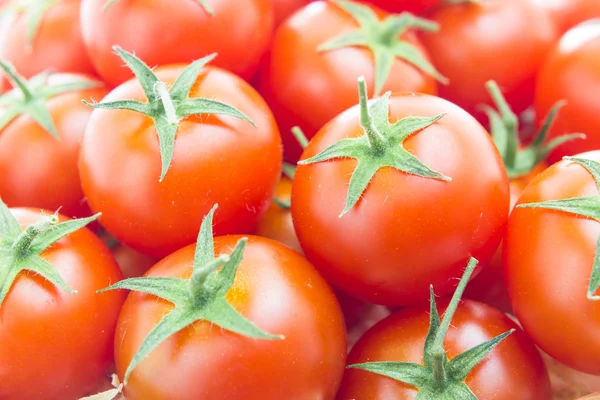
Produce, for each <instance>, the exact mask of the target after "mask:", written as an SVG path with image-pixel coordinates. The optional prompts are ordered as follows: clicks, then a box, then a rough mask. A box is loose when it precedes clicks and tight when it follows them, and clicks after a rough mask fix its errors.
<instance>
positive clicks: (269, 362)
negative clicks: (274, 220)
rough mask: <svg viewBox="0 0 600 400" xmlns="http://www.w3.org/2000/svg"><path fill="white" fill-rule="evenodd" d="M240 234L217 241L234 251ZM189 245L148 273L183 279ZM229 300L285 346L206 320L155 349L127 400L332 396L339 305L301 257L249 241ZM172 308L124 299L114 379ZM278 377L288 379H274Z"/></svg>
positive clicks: (218, 247) (341, 358)
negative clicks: (273, 334) (236, 332)
mask: <svg viewBox="0 0 600 400" xmlns="http://www.w3.org/2000/svg"><path fill="white" fill-rule="evenodd" d="M239 239H240V237H239V236H224V237H217V238H215V253H216V254H221V253H230V252H231V249H233V247H234V246H235V245H236V243H237V241H238V240H239ZM193 262H194V245H192V246H188V247H185V248H183V249H181V250H180V251H178V252H176V253H174V254H172V255H170V256H169V257H167V258H165V259H164V260H162V261H161V262H159V263H158V264H157V265H155V266H154V267H153V268H151V269H150V271H149V272H148V274H147V275H146V276H155V277H156V276H168V277H178V278H188V277H189V276H190V274H191V272H192V265H193ZM227 300H228V301H229V302H230V303H231V305H233V306H234V307H235V308H236V309H237V310H238V311H239V312H240V313H241V314H242V315H243V316H245V317H246V318H248V319H249V320H250V321H252V322H253V323H254V324H255V325H256V326H257V327H258V328H260V329H263V330H265V331H267V332H273V333H278V334H283V335H285V339H283V340H258V339H250V338H247V337H244V336H240V335H238V334H235V333H232V332H229V331H227V330H224V329H222V328H220V327H219V326H216V325H212V324H210V323H207V322H206V321H199V322H196V323H194V324H193V325H192V326H189V327H187V328H184V329H183V330H182V331H180V332H179V333H176V334H175V335H173V336H171V337H170V338H168V339H167V340H165V341H164V342H163V343H162V344H160V345H159V346H158V347H157V348H156V349H155V350H154V351H153V352H152V353H151V354H150V355H149V356H148V357H147V358H146V359H145V360H143V361H142V362H141V363H140V364H139V365H138V366H137V367H136V369H134V370H133V373H132V374H131V377H130V380H129V383H128V384H127V385H126V386H125V396H126V397H127V399H128V400H129V399H131V400H138V399H165V400H166V399H177V400H186V399H199V398H206V399H209V398H210V399H217V398H218V399H236V398H244V399H248V400H253V399H261V400H268V399H273V400H281V399H289V400H294V399H308V398H319V399H331V398H333V397H334V396H335V393H336V390H337V388H338V386H339V383H340V381H341V377H342V374H343V369H344V366H345V358H346V340H345V329H344V321H343V318H342V314H341V311H340V308H339V304H338V302H337V300H336V299H335V296H334V294H333V292H332V291H331V289H330V288H329V286H328V285H327V283H326V282H325V281H324V280H323V278H321V277H320V276H319V274H318V273H317V271H316V270H315V269H314V267H312V266H311V265H310V264H309V263H308V262H307V261H306V259H305V258H304V257H302V256H301V255H300V254H298V253H297V252H295V251H293V250H291V249H289V248H288V247H287V246H284V245H282V244H279V243H277V242H275V241H272V240H269V239H263V238H259V237H250V238H249V240H248V244H247V246H246V250H245V252H244V255H243V260H242V262H241V264H240V267H239V269H238V272H237V275H236V277H235V281H234V283H233V286H232V288H231V289H230V290H229V292H228V294H227ZM171 309H172V305H170V303H168V302H166V301H163V300H158V299H157V298H156V297H154V296H151V295H146V294H141V293H137V292H135V293H133V292H132V293H131V294H130V295H129V297H128V298H127V301H126V302H125V305H124V307H123V311H122V312H121V316H120V317H119V323H118V327H117V332H116V335H115V358H116V366H117V372H118V374H119V376H120V377H123V374H124V372H125V370H126V368H127V366H128V365H129V362H130V361H131V359H132V357H133V355H134V354H135V352H136V351H137V350H138V348H139V346H140V345H141V343H142V341H143V340H144V338H145V336H146V335H147V334H148V332H150V330H151V329H152V328H154V326H155V325H156V324H157V322H158V321H160V320H161V319H162V318H163V317H164V315H165V312H167V311H169V310H171ZM276 376H282V377H285V379H274V377H276Z"/></svg>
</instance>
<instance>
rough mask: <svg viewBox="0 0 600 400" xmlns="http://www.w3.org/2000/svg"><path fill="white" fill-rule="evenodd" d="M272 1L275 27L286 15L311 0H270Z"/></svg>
mask: <svg viewBox="0 0 600 400" xmlns="http://www.w3.org/2000/svg"><path fill="white" fill-rule="evenodd" d="M271 1H272V2H273V9H274V10H273V11H274V15H275V17H274V20H275V27H277V26H279V25H280V24H281V23H282V22H283V21H284V20H285V19H286V18H287V17H289V16H290V15H292V14H293V13H294V12H296V11H297V10H299V9H301V8H302V7H304V6H305V5H307V4H308V3H310V2H311V1H312V0H271Z"/></svg>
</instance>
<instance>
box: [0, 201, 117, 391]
mask: <svg viewBox="0 0 600 400" xmlns="http://www.w3.org/2000/svg"><path fill="white" fill-rule="evenodd" d="M12 212H13V215H14V216H15V217H16V218H17V220H18V221H19V223H20V224H21V225H22V226H23V227H25V226H26V225H29V224H31V223H33V222H35V221H37V220H38V219H39V218H40V216H41V215H43V214H44V213H45V214H46V215H48V214H51V212H50V211H45V212H42V213H40V211H39V210H37V209H36V210H34V209H13V210H12ZM67 220H68V218H66V217H62V216H61V217H60V221H61V222H63V221H67ZM41 257H42V258H43V259H44V260H46V261H48V262H49V263H50V264H51V265H52V266H53V267H54V268H55V269H56V270H57V271H58V273H59V274H60V276H61V277H62V278H63V279H64V281H65V282H66V283H67V285H68V286H69V287H70V288H72V289H74V290H77V293H75V294H70V293H66V292H64V291H62V290H61V289H58V288H56V287H55V286H54V285H53V284H52V283H50V282H49V281H47V280H45V279H44V278H43V277H41V276H39V275H37V274H30V273H27V272H26V271H23V272H21V273H20V274H19V276H17V278H16V280H15V282H14V283H13V285H12V287H11V289H10V291H9V292H8V295H7V297H6V298H5V300H4V303H3V304H2V305H1V307H0V398H1V399H2V400H39V399H42V398H43V399H49V400H74V399H78V398H80V397H82V396H85V395H87V394H90V393H91V391H92V390H94V389H95V388H96V387H97V385H98V383H99V382H100V380H101V379H102V378H103V377H104V375H105V374H106V373H107V371H108V368H109V366H110V364H112V360H113V357H112V352H113V340H114V331H115V325H116V322H117V317H118V315H119V311H120V310H121V305H122V304H123V301H124V300H125V295H124V293H118V292H113V293H104V294H100V295H97V294H96V291H97V290H99V289H102V288H104V287H106V286H107V285H109V284H111V283H114V282H116V281H118V280H120V279H122V275H121V272H120V271H119V267H118V265H117V263H116V262H115V260H114V258H113V257H112V256H111V254H110V251H109V250H108V249H107V248H106V246H105V245H104V244H103V243H102V242H101V241H100V239H98V238H97V237H96V236H95V235H94V234H93V233H92V232H90V231H89V230H87V229H85V228H84V229H81V230H79V231H76V232H74V233H72V234H70V235H68V236H67V237H65V238H62V239H60V240H59V241H58V242H57V243H56V244H54V245H53V246H52V247H50V248H49V249H48V250H46V251H44V252H43V253H42V254H41ZM1 268H2V266H0V269H1Z"/></svg>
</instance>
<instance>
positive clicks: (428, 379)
mask: <svg viewBox="0 0 600 400" xmlns="http://www.w3.org/2000/svg"><path fill="white" fill-rule="evenodd" d="M476 266H477V260H476V259H474V258H471V259H470V260H469V263H468V265H467V268H466V269H465V272H464V274H463V276H462V278H461V280H460V282H459V284H458V286H457V288H456V290H455V292H454V295H453V296H452V299H451V300H450V303H449V305H448V307H447V308H446V312H445V313H444V318H443V320H442V322H441V323H440V317H439V314H438V311H437V305H436V301H435V294H434V292H433V288H431V287H430V300H429V306H430V314H429V330H428V332H427V336H426V338H425V345H424V349H423V365H420V364H416V363H409V362H395V361H387V362H367V363H362V364H353V365H349V366H348V368H357V369H362V370H365V371H368V372H371V373H375V374H378V375H382V376H386V377H388V378H392V379H394V380H397V381H399V382H403V383H405V384H407V385H410V386H414V387H416V388H417V389H418V394H417V397H416V398H417V399H423V400H458V399H464V400H477V397H476V396H475V395H474V394H473V392H472V391H471V389H469V387H468V386H467V384H466V383H465V379H466V377H467V375H468V374H469V372H471V370H472V369H473V368H475V366H476V365H477V364H479V363H480V362H481V361H482V360H483V359H484V358H485V357H486V356H487V355H488V354H489V353H490V352H491V351H492V350H493V349H494V348H495V347H496V346H497V345H498V344H499V343H500V342H502V341H503V340H504V339H505V338H506V337H507V336H509V335H510V334H511V333H513V332H514V330H511V331H509V332H505V333H503V334H501V335H499V336H497V337H495V338H493V339H491V340H488V341H486V342H484V343H481V344H480V345H478V346H475V347H473V348H471V349H469V350H467V351H465V352H464V353H462V354H459V355H457V356H456V357H454V358H453V359H452V360H448V357H447V355H446V351H445V349H444V345H443V341H444V338H445V337H446V334H447V332H448V328H449V327H450V323H451V321H452V318H453V316H454V313H455V312H456V309H457V307H458V305H459V303H460V299H461V297H462V294H463V293H464V290H465V287H466V285H467V283H468V281H469V279H470V277H471V275H472V274H473V271H474V270H475V267H476Z"/></svg>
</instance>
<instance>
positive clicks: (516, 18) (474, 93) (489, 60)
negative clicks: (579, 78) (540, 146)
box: [422, 0, 558, 118]
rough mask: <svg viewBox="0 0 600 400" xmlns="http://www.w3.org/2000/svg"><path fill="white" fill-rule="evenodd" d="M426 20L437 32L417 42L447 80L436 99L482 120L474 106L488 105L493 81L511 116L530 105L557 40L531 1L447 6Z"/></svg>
mask: <svg viewBox="0 0 600 400" xmlns="http://www.w3.org/2000/svg"><path fill="white" fill-rule="evenodd" d="M430 18H431V19H432V20H433V21H436V22H437V23H438V24H439V25H440V31H439V32H437V33H425V34H423V35H422V40H423V43H424V45H425V47H426V48H427V50H428V52H429V54H430V56H431V59H432V60H433V63H434V65H435V66H436V67H438V68H439V70H440V71H441V73H442V74H443V75H445V76H446V77H448V79H449V80H450V84H449V85H447V86H440V88H439V94H440V96H441V97H443V98H445V99H448V100H450V101H451V102H453V103H455V104H457V105H459V106H461V107H462V108H464V109H465V110H467V111H468V112H469V113H471V114H473V115H476V116H477V117H478V118H479V117H482V114H481V111H480V109H479V106H480V105H481V104H491V102H490V99H489V96H488V95H487V93H486V91H485V86H484V84H485V82H486V81H488V80H490V79H493V80H495V81H497V83H498V85H499V86H500V87H501V88H502V89H503V91H504V93H505V94H506V98H507V101H508V103H509V104H510V106H511V107H512V110H513V111H514V112H515V113H517V114H519V113H520V112H522V111H523V110H525V109H526V108H528V107H529V106H530V105H531V104H532V102H533V97H534V89H535V79H536V76H537V72H538V69H539V67H540V65H541V64H542V62H543V61H544V58H545V57H546V55H547V54H548V52H549V51H550V50H551V48H552V46H553V45H554V43H555V41H556V39H557V36H558V34H557V32H556V29H555V26H554V24H553V21H552V18H551V17H550V15H549V13H548V12H545V11H544V10H542V9H540V8H539V7H537V6H535V5H534V4H533V3H532V2H531V0H487V1H481V2H477V3H464V4H456V5H446V6H444V7H441V8H439V9H437V10H436V11H435V12H434V13H433V14H431V15H430ZM498 27H502V29H499V28H498Z"/></svg>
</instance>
